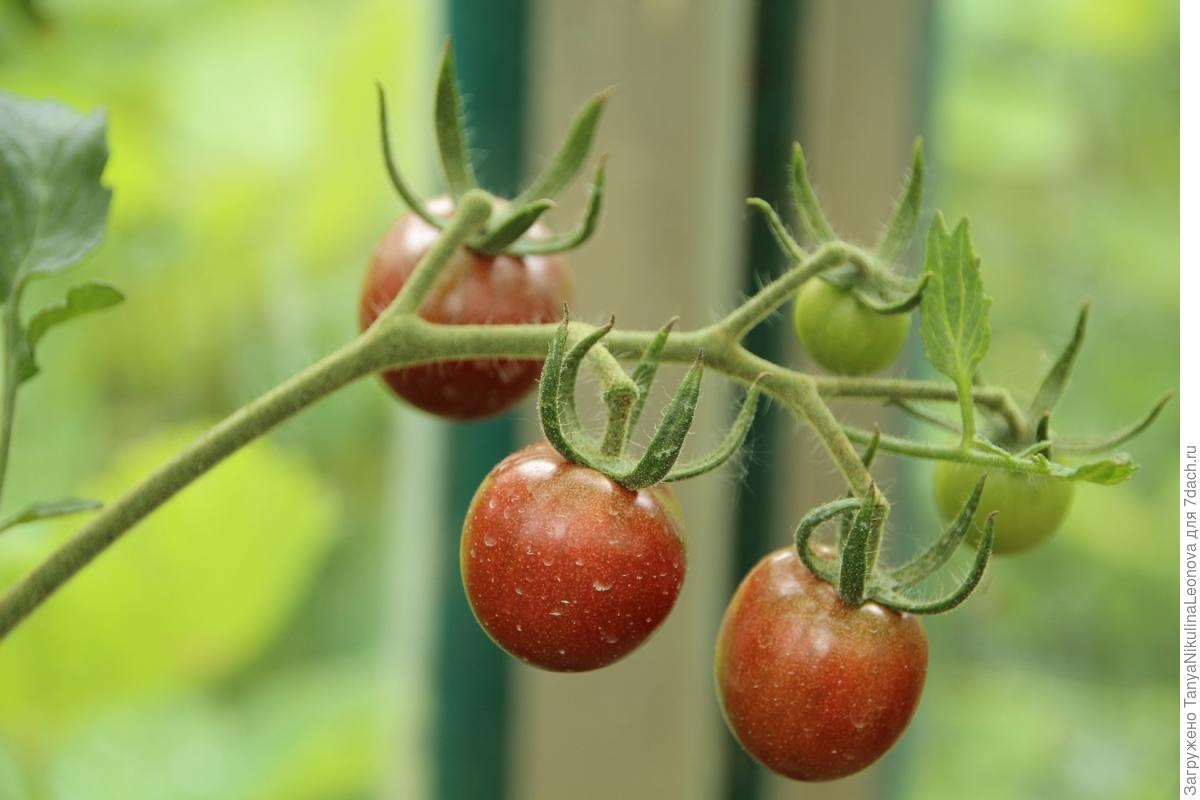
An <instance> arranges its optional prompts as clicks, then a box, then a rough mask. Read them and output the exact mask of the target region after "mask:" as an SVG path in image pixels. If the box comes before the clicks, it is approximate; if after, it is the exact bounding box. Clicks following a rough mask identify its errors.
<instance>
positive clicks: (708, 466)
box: [538, 307, 759, 491]
mask: <svg viewBox="0 0 1200 800" xmlns="http://www.w3.org/2000/svg"><path fill="white" fill-rule="evenodd" d="M674 323H675V320H671V321H670V322H668V323H667V324H666V325H664V326H663V327H662V328H660V329H659V331H658V332H657V334H656V335H655V336H654V338H653V339H652V340H651V342H650V344H649V345H648V346H647V347H646V349H645V351H644V352H643V353H642V356H641V358H640V359H639V360H638V363H637V366H636V367H635V368H634V371H633V375H632V376H629V375H626V374H625V372H624V370H623V369H622V368H621V367H620V365H619V364H618V363H617V362H616V359H615V358H614V357H613V356H612V354H611V353H609V352H608V350H607V348H605V347H604V345H603V344H602V342H601V340H602V339H603V338H604V337H605V336H606V335H607V334H608V332H609V331H610V330H612V327H613V320H612V319H610V320H609V321H608V323H607V324H606V325H604V326H602V327H599V328H596V329H594V330H592V331H590V332H589V333H587V334H585V335H583V336H582V337H581V338H580V339H579V340H578V341H577V342H575V344H573V345H571V344H570V341H569V340H570V333H571V331H570V314H569V312H568V310H567V309H566V308H565V307H564V309H563V320H562V322H561V323H560V324H559V327H558V330H557V331H556V332H555V336H554V338H553V339H552V340H551V342H550V348H549V351H548V353H547V355H546V363H545V366H544V367H543V369H542V377H541V382H540V384H539V389H538V415H539V418H540V421H541V424H542V431H543V433H544V434H545V436H546V440H547V441H548V442H549V443H550V444H551V446H552V447H554V449H555V450H557V451H558V452H559V453H560V454H561V455H562V456H563V458H565V459H567V460H568V461H571V462H572V463H576V464H582V465H584V466H586V467H590V468H591V469H594V470H596V471H597V472H601V473H603V474H604V475H607V476H608V477H609V478H612V479H613V480H614V481H616V482H617V483H619V484H621V485H622V486H624V487H625V488H626V489H630V490H633V491H637V490H638V489H644V488H646V487H649V486H653V485H655V484H657V483H664V482H666V483H670V482H674V481H680V480H685V479H687V478H693V477H696V476H697V475H702V474H704V473H705V472H709V471H710V470H713V469H716V468H717V467H719V466H721V465H722V464H723V463H725V462H726V461H727V460H728V459H729V458H730V457H731V456H732V455H733V454H734V453H736V452H737V450H738V448H740V447H741V445H742V442H743V441H745V438H746V434H747V433H748V432H749V430H750V426H751V423H753V421H754V412H755V408H756V406H757V404H758V396H759V387H758V381H757V380H756V381H755V382H754V383H753V384H752V385H751V386H750V388H749V389H748V390H747V391H746V396H745V398H744V400H743V401H742V405H741V408H740V410H739V411H738V414H737V416H736V418H735V419H734V422H733V424H732V426H730V429H729V432H728V433H727V434H726V436H725V438H724V439H723V440H722V441H721V443H720V444H718V445H717V447H716V448H714V449H713V450H712V451H710V452H709V453H708V454H706V455H705V456H703V457H701V458H699V459H696V460H695V461H690V462H687V463H684V464H677V462H678V460H679V455H680V451H681V450H682V449H683V443H684V440H685V439H686V438H687V434H688V431H689V430H690V429H691V426H692V420H693V418H694V416H695V413H696V406H697V404H698V402H699V399H700V379H701V377H702V375H703V371H704V354H703V352H701V353H699V354H698V355H697V356H696V360H695V362H693V364H692V366H691V368H690V369H688V371H687V374H686V375H684V377H683V380H682V381H681V382H680V384H679V388H678V389H676V391H675V394H674V396H673V397H672V398H671V400H670V402H669V403H668V404H667V407H666V409H665V410H664V411H663V414H662V420H661V422H659V424H658V426H657V428H655V431H654V433H653V434H652V435H651V438H650V441H649V442H648V443H647V444H646V446H645V448H644V449H643V451H642V454H641V456H640V458H637V459H634V458H631V457H630V456H629V455H628V450H629V442H630V437H631V434H632V431H633V428H634V426H635V425H636V424H637V422H638V419H639V418H640V417H641V414H642V411H643V410H644V408H645V404H646V398H647V397H648V395H649V392H650V388H651V386H652V385H653V383H654V377H655V375H656V374H657V371H658V365H659V361H660V359H661V355H662V350H663V348H664V347H665V346H666V342H667V337H668V336H670V333H671V328H672V326H673V325H674ZM589 356H591V357H592V361H593V363H595V364H597V365H598V367H597V372H598V374H599V377H600V379H601V381H602V383H603V384H604V393H603V397H604V402H605V406H606V408H607V420H606V424H605V431H604V436H603V438H602V439H600V440H599V441H597V439H596V437H594V436H592V435H590V434H589V433H588V432H587V431H586V430H585V429H584V426H583V423H582V421H581V420H580V417H579V412H578V410H577V408H576V402H575V385H576V380H577V378H578V376H579V369H580V366H581V365H582V364H583V361H584V359H585V358H588V357H589Z"/></svg>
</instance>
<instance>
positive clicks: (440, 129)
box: [377, 42, 612, 256]
mask: <svg viewBox="0 0 1200 800" xmlns="http://www.w3.org/2000/svg"><path fill="white" fill-rule="evenodd" d="M377 88H378V93H379V130H380V138H381V140H382V144H383V156H384V162H385V163H386V165H387V171H388V176H389V178H390V179H391V182H392V186H393V188H394V189H395V190H396V193H397V194H398V195H399V196H400V198H401V200H403V201H404V203H405V204H406V205H407V206H408V207H409V208H411V209H412V210H413V212H414V213H416V214H417V216H419V217H420V218H421V219H423V220H424V221H425V222H427V223H429V224H430V225H432V226H433V227H434V228H437V229H438V230H442V229H444V228H445V226H446V220H445V219H444V218H442V217H441V216H439V215H438V214H436V213H434V212H433V211H432V210H431V209H430V208H429V206H428V205H427V204H426V203H425V201H424V200H422V199H421V196H420V195H419V194H417V193H416V192H415V191H413V189H412V187H411V186H409V184H408V182H407V181H406V180H405V179H404V176H403V175H402V174H401V172H400V170H399V168H398V167H397V166H396V161H395V157H394V155H393V153H392V146H391V135H390V133H389V126H388V113H387V100H386V98H385V96H384V91H383V87H382V86H377ZM611 95H612V90H611V89H606V90H604V91H602V92H599V93H598V94H596V95H594V96H593V97H592V98H591V99H590V100H588V102H587V103H586V104H584V106H583V108H582V109H581V110H580V111H579V114H578V115H576V117H575V120H574V122H573V123H572V125H571V128H570V130H569V131H568V132H567V136H566V138H565V140H564V141H563V144H562V145H561V147H560V148H559V151H558V152H557V153H556V154H555V156H554V157H553V158H552V159H551V160H550V163H549V164H547V166H546V168H545V169H544V170H543V172H542V174H541V175H539V176H538V177H537V178H535V179H534V180H533V182H532V183H530V185H529V186H528V187H527V188H526V189H525V190H524V191H523V192H521V193H520V194H519V195H518V196H517V197H515V198H513V199H512V200H511V201H509V200H503V199H501V198H493V205H492V214H491V217H490V219H489V220H488V223H487V224H486V225H485V226H484V227H483V229H482V230H480V231H479V232H477V233H476V234H474V235H473V236H472V237H471V238H470V240H468V242H467V246H468V247H470V248H471V249H472V250H475V251H477V252H479V253H483V254H485V255H497V254H500V253H507V254H510V255H516V256H527V255H552V254H554V253H562V252H566V251H568V250H574V249H575V248H577V247H579V246H581V245H582V244H584V243H585V242H586V241H587V240H588V239H589V238H591V236H592V234H593V233H594V232H595V230H596V226H597V224H598V222H599V219H600V211H601V209H602V207H603V205H604V180H605V179H604V175H605V163H606V157H604V156H601V157H600V158H599V159H598V160H597V164H596V169H595V172H594V175H593V178H592V183H591V186H590V187H589V189H588V198H587V206H586V208H585V210H584V213H583V217H582V218H581V219H580V221H579V222H578V224H577V225H576V226H575V227H574V228H573V229H571V230H569V231H567V232H565V233H562V234H558V235H556V236H549V237H543V238H535V237H533V236H529V235H528V234H529V233H530V230H531V229H532V228H533V226H534V224H535V223H536V222H537V221H538V219H540V218H541V216H542V215H543V214H544V213H545V212H546V211H548V210H550V209H551V208H553V207H554V205H555V203H554V199H555V198H556V197H557V196H558V195H559V194H560V193H561V192H562V191H563V190H564V189H565V188H566V187H567V185H568V184H570V183H571V181H573V180H574V179H575V177H576V176H577V175H578V174H579V172H580V170H581V169H582V168H583V166H584V163H585V162H586V161H587V157H588V153H589V152H590V150H591V147H592V142H593V140H594V139H595V134H596V127H597V125H598V124H599V122H600V117H601V115H602V113H603V111H604V107H605V105H606V103H607V102H608V98H609V97H610V96H611ZM463 120H464V116H463V102H462V96H461V95H460V93H459V91H458V81H457V79H456V78H455V72H454V54H453V52H452V50H451V47H450V43H449V42H447V43H446V46H445V48H444V50H443V51H442V59H441V65H440V67H439V69H438V78H437V89H436V96H435V99H434V129H435V133H436V139H437V146H438V155H439V158H440V161H441V166H442V172H443V174H444V175H445V178H446V184H447V186H448V187H449V190H450V197H451V199H452V200H453V201H454V202H455V203H458V202H459V201H460V200H461V199H462V198H463V197H464V196H465V195H466V194H467V193H468V192H471V191H478V190H479V182H478V180H477V179H476V177H475V169H474V167H473V165H472V163H471V158H470V150H469V147H468V138H467V131H466V126H465V124H464V121H463Z"/></svg>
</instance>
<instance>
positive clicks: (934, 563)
mask: <svg viewBox="0 0 1200 800" xmlns="http://www.w3.org/2000/svg"><path fill="white" fill-rule="evenodd" d="M986 482H987V474H986V473H985V474H984V475H983V476H982V477H980V478H979V480H978V481H976V482H975V488H974V489H973V490H972V491H971V496H970V497H968V498H967V502H966V503H964V504H963V507H962V510H961V511H959V512H958V516H957V517H955V518H954V521H953V522H952V523H950V526H949V527H948V528H946V531H945V533H943V534H942V535H941V536H939V537H938V539H937V541H935V542H934V543H933V544H931V545H930V546H929V548H928V549H926V550H925V552H923V553H921V554H920V555H918V556H916V557H915V558H913V559H912V560H911V561H909V562H908V563H907V564H905V565H904V566H902V567H897V568H896V569H894V570H891V571H890V573H889V575H888V577H889V579H890V580H891V582H892V583H893V584H895V586H896V587H897V588H904V587H907V586H914V585H916V584H918V583H920V582H921V581H923V580H925V579H926V578H928V577H929V576H930V575H932V574H933V573H934V572H936V571H937V570H939V569H941V568H942V566H943V565H945V564H946V563H947V562H948V561H949V560H950V558H951V557H952V556H953V555H954V554H955V552H957V551H958V547H959V545H961V544H962V543H963V541H964V540H965V539H966V538H967V534H968V533H969V532H970V530H971V522H972V520H974V519H975V512H976V511H978V510H979V501H980V500H981V499H982V498H983V487H984V485H985V484H986Z"/></svg>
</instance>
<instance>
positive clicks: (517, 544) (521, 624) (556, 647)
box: [460, 442, 687, 672]
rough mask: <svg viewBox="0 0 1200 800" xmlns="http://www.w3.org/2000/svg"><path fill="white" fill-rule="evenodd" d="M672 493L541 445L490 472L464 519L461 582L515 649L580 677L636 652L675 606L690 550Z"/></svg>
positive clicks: (483, 617) (482, 616) (478, 614)
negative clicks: (625, 481) (637, 485)
mask: <svg viewBox="0 0 1200 800" xmlns="http://www.w3.org/2000/svg"><path fill="white" fill-rule="evenodd" d="M682 534H683V527H682V520H681V518H680V515H679V508H678V504H677V503H676V501H675V497H674V494H673V493H672V492H671V491H670V489H668V488H667V487H665V486H655V487H651V488H649V489H643V490H641V491H637V492H634V491H630V490H629V489H626V488H624V487H622V486H621V485H619V484H618V483H616V482H615V481H613V480H612V479H611V478H609V477H607V476H606V475H603V474H602V473H600V472H597V471H595V470H593V469H590V468H588V467H584V466H580V465H578V464H573V463H570V462H568V461H567V460H566V459H564V458H563V457H562V456H561V455H559V454H558V453H557V452H556V451H555V450H554V449H553V448H552V447H551V446H550V445H549V444H548V443H546V442H539V443H537V444H534V445H531V446H529V447H526V448H524V449H523V450H520V451H518V452H516V453H514V454H513V455H511V456H509V457H508V458H506V459H505V460H504V461H502V462H500V464H498V465H497V466H496V467H495V468H494V469H493V470H492V471H491V473H490V474H489V475H488V476H487V478H485V479H484V481H483V483H482V485H480V487H479V490H478V491H477V492H476V493H475V498H474V499H473V500H472V501H471V507H470V509H469V510H468V511H467V519H466V522H465V523H464V525H463V533H462V544H461V551H460V558H461V566H462V579H463V587H464V588H465V590H466V594H467V600H468V601H469V602H470V604H471V610H472V611H473V612H474V614H475V618H476V619H477V620H479V624H480V625H481V626H483V629H484V630H485V631H487V634H488V635H489V636H490V637H491V638H492V639H493V640H494V641H495V642H496V644H498V645H500V647H502V648H504V649H505V650H507V651H508V652H509V653H510V654H512V655H513V656H516V657H517V658H519V659H521V660H522V661H525V662H526V663H528V664H532V665H533V666H535V667H541V668H542V669H547V670H554V671H557V672H579V671H583V670H591V669H597V668H599V667H603V666H606V665H608V664H611V663H613V662H614V661H616V660H617V659H619V658H622V657H623V656H625V655H628V654H629V653H630V652H632V651H633V650H634V649H635V648H637V647H638V646H639V645H641V644H642V643H643V642H645V641H646V639H647V638H648V637H649V636H650V634H651V633H653V632H654V631H655V630H656V629H657V628H658V626H659V625H660V624H662V621H663V620H664V619H666V616H667V614H668V613H669V612H670V611H671V608H672V607H673V606H674V605H675V599H676V598H677V597H678V596H679V590H680V588H681V587H682V586H683V577H684V572H685V570H686V567H687V554H686V551H685V547H684V542H683V538H682Z"/></svg>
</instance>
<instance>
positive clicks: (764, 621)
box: [716, 547, 927, 781]
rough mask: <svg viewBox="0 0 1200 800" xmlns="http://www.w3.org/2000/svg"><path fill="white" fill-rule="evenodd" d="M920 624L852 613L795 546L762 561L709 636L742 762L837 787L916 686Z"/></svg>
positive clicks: (871, 609) (882, 739)
mask: <svg viewBox="0 0 1200 800" xmlns="http://www.w3.org/2000/svg"><path fill="white" fill-rule="evenodd" d="M926 660H927V648H926V643H925V632H924V629H923V628H922V626H921V622H920V620H919V619H918V618H917V617H915V616H912V615H910V614H903V613H899V612H896V611H893V610H892V609H889V608H884V607H883V606H880V605H878V604H876V603H870V602H868V603H865V604H863V605H862V606H859V607H858V608H852V607H850V606H847V605H846V604H845V603H843V602H842V600H841V598H839V597H838V593H837V590H836V589H835V588H834V587H833V586H832V585H831V584H829V583H827V582H826V581H823V580H821V579H820V578H817V577H816V576H814V575H813V574H812V573H811V572H809V571H808V568H807V567H805V566H804V562H802V561H801V560H800V557H799V556H798V555H797V554H796V551H795V549H794V548H790V547H789V548H785V549H782V550H777V551H776V552H774V553H772V554H771V555H769V556H767V557H766V558H764V559H763V560H762V561H760V562H759V563H758V564H757V565H756V566H755V567H754V569H752V570H751V571H750V573H749V574H747V575H746V577H745V579H744V580H743V581H742V584H741V586H739V587H738V590H737V592H736V593H735V594H734V596H733V599H732V601H730V604H729V608H728V609H727V610H726V612H725V619H724V620H723V621H722V623H721V630H720V633H719V634H718V637H717V652H716V680H717V695H718V698H719V700H720V703H721V710H722V712H723V713H724V715H725V721H726V722H727V723H728V724H729V729H730V730H731V731H732V732H733V735H734V736H735V737H736V738H737V740H738V742H739V743H740V744H741V745H742V747H743V748H745V750H746V752H748V753H749V754H750V755H751V756H753V757H754V758H755V759H756V760H758V761H759V762H761V763H762V764H763V765H765V766H767V767H769V768H770V769H772V770H774V771H775V772H778V773H780V774H781V775H786V776H787V777H789V778H793V779H795V780H802V781H825V780H832V779H834V778H842V777H845V776H846V775H850V774H852V773H855V772H858V771H859V770H861V769H864V768H865V767H867V766H869V765H870V764H872V763H873V762H874V761H876V760H877V759H878V758H879V757H880V756H882V755H883V754H884V753H886V752H887V751H888V749H889V748H890V747H891V746H892V745H893V744H895V742H896V740H897V739H898V738H900V734H901V733H903V732H904V729H905V728H906V727H907V726H908V723H909V720H911V719H912V715H913V712H914V711H915V710H916V707H917V701H918V700H919V699H920V697H921V689H922V687H923V686H924V685H925V667H926Z"/></svg>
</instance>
